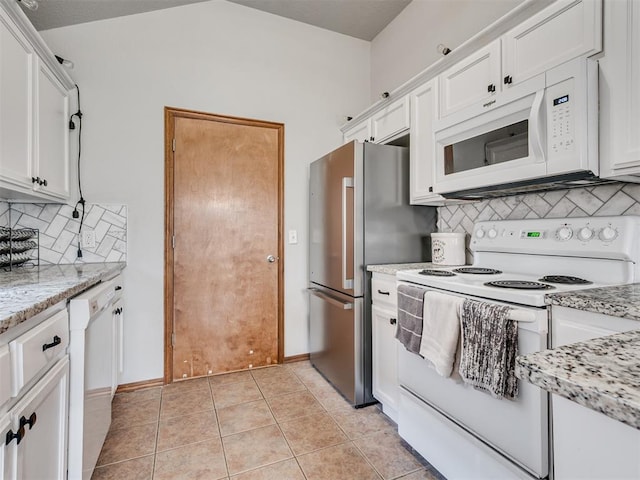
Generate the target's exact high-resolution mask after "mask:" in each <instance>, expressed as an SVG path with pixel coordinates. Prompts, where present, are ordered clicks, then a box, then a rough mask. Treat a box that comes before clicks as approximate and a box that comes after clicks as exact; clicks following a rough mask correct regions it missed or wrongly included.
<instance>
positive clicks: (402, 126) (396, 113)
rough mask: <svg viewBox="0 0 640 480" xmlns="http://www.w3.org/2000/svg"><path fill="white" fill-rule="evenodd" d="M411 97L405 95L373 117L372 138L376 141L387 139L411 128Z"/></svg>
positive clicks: (380, 141) (382, 141) (381, 141)
mask: <svg viewBox="0 0 640 480" xmlns="http://www.w3.org/2000/svg"><path fill="white" fill-rule="evenodd" d="M409 111H410V108H409V97H408V96H407V97H404V98H401V99H399V100H396V101H395V102H393V103H391V104H389V105H387V106H386V107H385V108H384V109H383V110H381V111H379V112H378V113H376V114H375V115H374V116H373V117H371V139H370V141H372V142H375V143H384V142H385V141H386V140H390V139H391V138H393V137H395V136H397V135H399V134H401V133H402V132H406V131H407V130H408V129H409V125H410V122H411V119H410V118H409Z"/></svg>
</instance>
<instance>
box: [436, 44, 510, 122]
mask: <svg viewBox="0 0 640 480" xmlns="http://www.w3.org/2000/svg"><path fill="white" fill-rule="evenodd" d="M438 78H439V81H440V85H439V88H440V116H441V117H444V116H446V115H449V114H451V113H454V112H457V111H459V110H462V109H463V108H466V107H469V106H472V105H478V104H481V103H483V102H485V101H486V100H487V99H489V98H491V97H492V96H494V95H495V94H496V93H497V92H498V91H499V90H500V84H501V82H500V80H501V79H500V40H496V41H494V42H492V43H490V44H489V45H487V46H486V47H484V48H481V49H480V50H478V51H477V52H475V53H473V54H472V55H469V56H468V57H467V58H465V59H464V60H462V61H460V62H458V63H456V64H455V65H454V66H453V67H451V68H450V69H449V70H446V71H445V72H444V73H442V74H440V76H439V77H438Z"/></svg>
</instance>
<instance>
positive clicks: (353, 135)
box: [344, 119, 371, 143]
mask: <svg viewBox="0 0 640 480" xmlns="http://www.w3.org/2000/svg"><path fill="white" fill-rule="evenodd" d="M353 140H356V141H358V142H364V141H371V119H368V120H365V121H364V122H362V123H359V124H357V125H355V126H353V127H352V128H350V129H349V130H347V131H346V132H345V133H344V143H349V142H352V141H353Z"/></svg>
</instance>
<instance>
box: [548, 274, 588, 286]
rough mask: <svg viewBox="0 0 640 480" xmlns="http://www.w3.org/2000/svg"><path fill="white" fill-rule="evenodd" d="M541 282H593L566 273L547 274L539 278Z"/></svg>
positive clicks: (571, 283)
mask: <svg viewBox="0 0 640 480" xmlns="http://www.w3.org/2000/svg"><path fill="white" fill-rule="evenodd" d="M539 280H540V281H541V282H549V283H560V284H563V285H591V284H592V283H593V282H590V281H589V280H585V279H584V278H580V277H570V276H568V275H547V276H545V277H542V278H540V279H539Z"/></svg>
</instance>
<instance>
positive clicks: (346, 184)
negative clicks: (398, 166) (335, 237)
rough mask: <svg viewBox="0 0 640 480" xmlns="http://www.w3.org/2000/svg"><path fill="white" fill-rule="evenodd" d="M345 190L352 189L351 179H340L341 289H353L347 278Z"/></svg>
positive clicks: (351, 280)
mask: <svg viewBox="0 0 640 480" xmlns="http://www.w3.org/2000/svg"><path fill="white" fill-rule="evenodd" d="M347 188H353V177H342V288H344V289H345V290H351V289H353V278H347V228H348V225H347Z"/></svg>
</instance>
